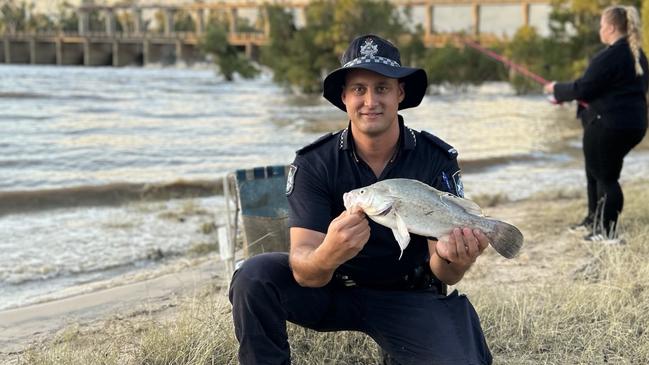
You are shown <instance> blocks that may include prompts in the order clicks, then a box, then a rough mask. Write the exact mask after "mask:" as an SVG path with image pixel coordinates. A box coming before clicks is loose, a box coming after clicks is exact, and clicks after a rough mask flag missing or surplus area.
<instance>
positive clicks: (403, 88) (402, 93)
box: [399, 82, 406, 102]
mask: <svg viewBox="0 0 649 365" xmlns="http://www.w3.org/2000/svg"><path fill="white" fill-rule="evenodd" d="M405 98H406V83H405V82H400V83H399V102H402V101H403V99H405Z"/></svg>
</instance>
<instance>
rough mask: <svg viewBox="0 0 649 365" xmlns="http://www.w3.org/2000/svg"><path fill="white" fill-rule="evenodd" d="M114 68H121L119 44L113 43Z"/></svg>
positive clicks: (115, 41)
mask: <svg viewBox="0 0 649 365" xmlns="http://www.w3.org/2000/svg"><path fill="white" fill-rule="evenodd" d="M113 67H119V42H118V41H117V40H114V41H113Z"/></svg>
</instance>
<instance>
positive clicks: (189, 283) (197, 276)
mask: <svg viewBox="0 0 649 365" xmlns="http://www.w3.org/2000/svg"><path fill="white" fill-rule="evenodd" d="M224 268H225V266H224V263H223V262H222V261H220V260H219V259H218V255H209V256H208V257H207V258H206V259H205V260H203V261H202V262H199V263H196V264H194V265H187V266H183V265H181V266H180V267H179V268H177V270H175V271H173V272H170V273H163V274H162V275H159V276H156V277H153V278H146V279H144V280H135V281H133V280H131V281H130V282H126V283H117V284H116V285H114V286H110V287H108V288H102V289H98V290H92V291H90V292H85V293H80V294H74V295H70V296H66V297H63V298H58V299H54V300H51V301H46V302H41V303H37V304H32V305H28V306H22V307H17V308H12V309H6V310H2V311H0V349H2V350H0V361H6V360H8V359H9V358H10V357H12V356H16V355H20V354H21V353H23V352H24V351H25V350H26V349H27V348H29V347H31V346H32V345H35V344H37V343H40V342H42V341H44V340H47V339H50V338H52V337H53V336H54V335H55V334H56V333H58V332H59V331H61V330H63V329H65V328H66V327H67V326H70V325H75V324H80V323H89V322H94V321H97V320H101V319H105V318H108V317H110V316H111V315H115V314H118V313H124V312H127V311H134V310H136V311H143V312H145V313H150V312H157V311H160V310H162V309H165V308H168V307H173V306H175V304H174V301H175V300H176V299H178V298H182V297H185V296H188V295H192V294H193V293H196V292H198V291H199V290H200V289H202V288H205V287H206V286H209V285H224V286H225V285H227V283H226V282H225V280H224V270H225V269H224Z"/></svg>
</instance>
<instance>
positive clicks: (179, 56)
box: [176, 39, 183, 64]
mask: <svg viewBox="0 0 649 365" xmlns="http://www.w3.org/2000/svg"><path fill="white" fill-rule="evenodd" d="M182 59H183V42H181V41H180V39H178V40H176V64H178V62H180V61H182Z"/></svg>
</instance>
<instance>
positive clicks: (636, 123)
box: [554, 37, 649, 129]
mask: <svg viewBox="0 0 649 365" xmlns="http://www.w3.org/2000/svg"><path fill="white" fill-rule="evenodd" d="M640 65H641V67H642V70H643V71H644V73H643V75H640V76H638V75H636V74H635V61H634V59H633V53H632V52H631V49H630V48H629V43H628V41H627V39H626V37H622V38H620V39H619V40H617V41H616V42H615V43H614V44H612V45H610V46H608V47H606V48H604V49H603V50H601V51H600V52H598V53H597V54H596V55H595V57H593V59H592V60H591V62H590V64H589V65H588V68H587V69H586V72H584V75H583V76H582V77H581V78H579V79H577V80H575V81H573V82H561V83H559V82H558V83H556V84H555V85H554V97H555V99H556V100H557V101H559V102H562V101H570V100H581V101H584V102H586V103H588V107H587V108H585V109H584V108H583V107H581V106H580V107H578V110H577V114H578V115H579V116H580V117H581V118H582V120H583V121H584V123H590V122H591V121H592V120H593V119H595V118H597V119H599V120H601V123H603V125H604V126H605V127H607V128H613V129H636V128H638V129H641V128H647V99H646V94H647V83H648V82H649V73H648V72H647V71H648V69H649V67H648V66H647V57H646V56H645V54H644V52H642V50H640Z"/></svg>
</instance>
